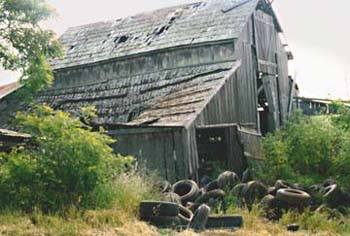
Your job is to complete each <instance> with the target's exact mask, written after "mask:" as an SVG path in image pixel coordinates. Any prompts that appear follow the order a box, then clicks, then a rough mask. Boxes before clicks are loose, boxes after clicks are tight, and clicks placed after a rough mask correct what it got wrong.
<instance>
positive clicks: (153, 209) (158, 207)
mask: <svg viewBox="0 0 350 236" xmlns="http://www.w3.org/2000/svg"><path fill="white" fill-rule="evenodd" d="M139 213H140V217H141V218H148V217H152V216H178V214H179V213H180V210H179V205H178V204H176V203H173V202H160V201H142V202H141V203H140V207H139Z"/></svg>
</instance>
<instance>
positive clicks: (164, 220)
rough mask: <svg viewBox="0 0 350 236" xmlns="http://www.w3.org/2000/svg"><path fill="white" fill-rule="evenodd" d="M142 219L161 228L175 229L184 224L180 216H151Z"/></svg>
mask: <svg viewBox="0 0 350 236" xmlns="http://www.w3.org/2000/svg"><path fill="white" fill-rule="evenodd" d="M141 220H142V221H145V222H148V223H149V224H151V225H153V226H156V227H157V228H161V229H165V228H166V229H175V228H177V226H179V225H181V224H182V223H181V220H180V218H179V217H178V216H149V217H144V218H141Z"/></svg>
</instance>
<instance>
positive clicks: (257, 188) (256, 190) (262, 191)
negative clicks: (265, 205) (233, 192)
mask: <svg viewBox="0 0 350 236" xmlns="http://www.w3.org/2000/svg"><path fill="white" fill-rule="evenodd" d="M266 195H267V187H266V186H265V185H264V184H263V183H261V182H259V181H250V182H249V183H248V184H247V185H246V186H245V187H244V188H243V190H242V196H243V198H244V200H245V202H246V204H247V205H248V206H251V205H252V204H254V202H255V201H258V200H261V199H262V198H263V197H265V196H266Z"/></svg>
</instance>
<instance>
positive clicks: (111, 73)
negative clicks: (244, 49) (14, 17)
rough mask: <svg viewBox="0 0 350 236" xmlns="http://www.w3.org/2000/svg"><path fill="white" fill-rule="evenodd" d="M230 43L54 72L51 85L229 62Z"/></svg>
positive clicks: (90, 82) (69, 84) (66, 84)
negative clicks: (53, 81) (53, 80)
mask: <svg viewBox="0 0 350 236" xmlns="http://www.w3.org/2000/svg"><path fill="white" fill-rule="evenodd" d="M233 51H234V47H233V43H232V42H231V43H222V44H220V45H205V46H197V47H195V46H193V47H191V48H186V49H177V50H170V49H169V51H166V52H161V53H157V54H148V55H145V56H139V57H134V58H129V59H126V58H124V59H119V60H115V61H110V62H104V63H102V62H101V63H99V64H96V65H92V66H85V67H79V68H68V69H66V70H58V71H55V84H54V88H61V87H70V86H77V85H87V84H93V83H101V82H103V81H107V80H109V79H115V78H119V77H126V76H131V75H138V74H147V73H151V72H154V71H162V70H167V69H175V68H181V67H186V66H191V65H201V64H208V63H209V64H211V63H215V62H224V61H232V58H233Z"/></svg>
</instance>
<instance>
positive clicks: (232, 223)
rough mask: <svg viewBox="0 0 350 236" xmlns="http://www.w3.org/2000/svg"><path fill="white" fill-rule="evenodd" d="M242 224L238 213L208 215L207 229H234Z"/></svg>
mask: <svg viewBox="0 0 350 236" xmlns="http://www.w3.org/2000/svg"><path fill="white" fill-rule="evenodd" d="M242 226H243V218H242V216H240V215H231V216H209V217H208V222H207V225H206V228H207V229H235V228H240V227H242Z"/></svg>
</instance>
